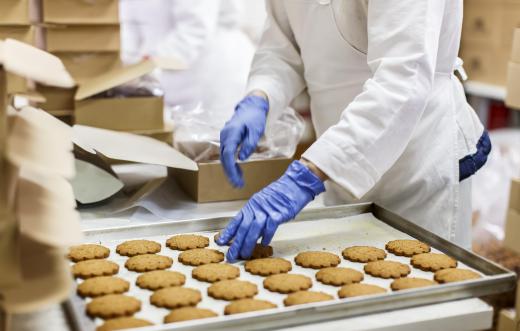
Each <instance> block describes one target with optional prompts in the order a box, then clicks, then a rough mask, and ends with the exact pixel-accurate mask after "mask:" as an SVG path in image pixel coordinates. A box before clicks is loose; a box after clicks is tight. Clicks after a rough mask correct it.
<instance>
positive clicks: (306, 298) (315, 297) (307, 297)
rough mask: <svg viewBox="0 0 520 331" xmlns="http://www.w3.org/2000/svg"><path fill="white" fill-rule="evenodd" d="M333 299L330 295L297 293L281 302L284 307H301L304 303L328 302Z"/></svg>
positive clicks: (312, 292) (307, 292)
mask: <svg viewBox="0 0 520 331" xmlns="http://www.w3.org/2000/svg"><path fill="white" fill-rule="evenodd" d="M332 299H334V297H333V296H332V295H330V294H327V293H323V292H315V291H299V292H295V293H291V294H289V295H288V296H287V298H285V299H284V300H283V303H284V305H286V306H288V307H289V306H295V305H302V304H304V303H311V302H320V301H329V300H332Z"/></svg>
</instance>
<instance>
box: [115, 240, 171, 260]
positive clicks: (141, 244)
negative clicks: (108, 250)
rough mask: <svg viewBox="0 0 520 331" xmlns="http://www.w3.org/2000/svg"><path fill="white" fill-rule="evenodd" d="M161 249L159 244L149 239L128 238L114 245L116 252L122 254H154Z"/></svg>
mask: <svg viewBox="0 0 520 331" xmlns="http://www.w3.org/2000/svg"><path fill="white" fill-rule="evenodd" d="M160 251H161V244H159V243H158V242H155V241H151V240H128V241H125V242H123V243H120V244H119V245H117V247H116V252H117V254H119V255H123V256H136V255H143V254H155V253H159V252H160Z"/></svg>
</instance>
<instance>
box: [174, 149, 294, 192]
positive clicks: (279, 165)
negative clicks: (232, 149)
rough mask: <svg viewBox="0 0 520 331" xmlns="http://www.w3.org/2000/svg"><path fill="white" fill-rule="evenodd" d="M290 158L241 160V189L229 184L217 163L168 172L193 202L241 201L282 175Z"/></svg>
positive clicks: (201, 164) (199, 164)
mask: <svg viewBox="0 0 520 331" xmlns="http://www.w3.org/2000/svg"><path fill="white" fill-rule="evenodd" d="M291 161H292V159H285V158H280V159H272V160H258V161H246V162H243V163H241V164H240V166H241V168H242V171H243V173H244V182H245V186H244V187H243V188H241V189H236V188H234V187H233V186H232V185H231V184H230V183H229V181H228V179H227V177H226V175H225V173H224V170H223V169H222V165H221V164H220V162H211V163H198V164H197V166H198V170H197V171H190V170H185V169H174V168H171V169H168V175H169V176H172V177H173V178H174V179H175V180H176V181H177V183H179V186H180V187H181V188H182V189H183V190H184V191H185V192H186V193H187V194H188V195H189V196H190V197H191V198H192V199H193V200H195V201H197V202H216V201H230V200H245V199H248V198H250V197H251V196H252V195H253V194H255V193H256V192H258V191H260V190H261V189H262V188H264V187H265V186H267V185H269V184H270V183H271V182H273V181H275V180H277V179H278V178H279V177H280V176H281V175H283V173H284V172H285V170H287V167H288V166H289V164H290V163H291Z"/></svg>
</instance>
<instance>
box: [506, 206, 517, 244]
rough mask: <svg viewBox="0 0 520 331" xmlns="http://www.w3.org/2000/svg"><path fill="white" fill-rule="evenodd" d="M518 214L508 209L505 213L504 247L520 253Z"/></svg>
mask: <svg viewBox="0 0 520 331" xmlns="http://www.w3.org/2000/svg"><path fill="white" fill-rule="evenodd" d="M519 235H520V212H518V211H516V210H514V209H509V210H508V212H507V219H506V229H505V237H504V246H505V247H508V248H510V249H512V250H514V251H516V252H517V253H520V242H519V240H518V236H519Z"/></svg>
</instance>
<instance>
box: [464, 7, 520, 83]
mask: <svg viewBox="0 0 520 331" xmlns="http://www.w3.org/2000/svg"><path fill="white" fill-rule="evenodd" d="M518 27H520V0H466V1H464V22H463V27H462V47H461V58H462V59H463V60H464V68H465V69H466V71H467V72H468V76H469V78H470V79H471V80H475V81H481V82H484V83H489V84H495V85H502V86H505V84H506V80H507V62H508V60H509V55H510V54H511V44H512V39H513V31H514V30H515V28H518Z"/></svg>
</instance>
